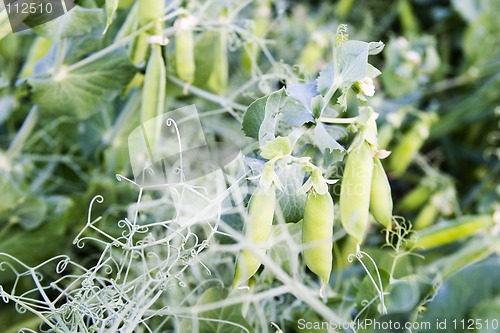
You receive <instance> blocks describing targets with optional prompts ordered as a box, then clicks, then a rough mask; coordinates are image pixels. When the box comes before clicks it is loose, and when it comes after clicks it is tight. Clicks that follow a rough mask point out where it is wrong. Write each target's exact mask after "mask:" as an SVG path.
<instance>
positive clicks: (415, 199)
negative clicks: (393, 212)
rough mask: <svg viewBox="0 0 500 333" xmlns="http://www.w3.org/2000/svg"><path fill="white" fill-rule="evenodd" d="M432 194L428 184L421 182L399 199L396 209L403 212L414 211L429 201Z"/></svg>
mask: <svg viewBox="0 0 500 333" xmlns="http://www.w3.org/2000/svg"><path fill="white" fill-rule="evenodd" d="M431 194H432V192H431V189H430V188H429V187H428V186H426V185H423V184H420V185H418V186H417V187H415V188H414V189H413V190H411V191H410V192H408V193H407V194H406V195H405V196H404V197H403V198H402V199H401V201H399V203H398V204H397V205H396V209H397V210H398V211H401V212H413V211H415V210H417V209H419V208H420V207H422V206H423V205H424V204H425V203H426V202H428V201H429V199H430V196H431Z"/></svg>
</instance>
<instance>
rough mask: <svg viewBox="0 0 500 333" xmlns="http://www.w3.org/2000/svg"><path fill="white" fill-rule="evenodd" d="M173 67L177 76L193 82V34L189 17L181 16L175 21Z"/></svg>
mask: <svg viewBox="0 0 500 333" xmlns="http://www.w3.org/2000/svg"><path fill="white" fill-rule="evenodd" d="M175 26H176V28H177V31H176V33H175V67H176V71H177V76H178V77H179V78H180V79H181V80H182V81H185V82H188V83H193V81H194V74H195V61H194V34H193V27H192V18H191V17H182V18H179V19H178V20H177V21H176V22H175Z"/></svg>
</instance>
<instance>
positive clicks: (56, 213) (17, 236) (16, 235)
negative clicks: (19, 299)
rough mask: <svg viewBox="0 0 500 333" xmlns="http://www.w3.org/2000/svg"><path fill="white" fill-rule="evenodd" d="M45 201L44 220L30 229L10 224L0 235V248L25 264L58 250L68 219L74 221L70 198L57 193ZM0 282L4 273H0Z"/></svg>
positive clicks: (44, 258)
mask: <svg viewBox="0 0 500 333" xmlns="http://www.w3.org/2000/svg"><path fill="white" fill-rule="evenodd" d="M47 204H48V212H47V216H49V219H48V220H47V222H46V223H43V224H42V225H41V226H40V227H38V228H36V229H33V230H23V229H22V228H21V227H20V226H12V227H11V229H10V230H9V232H8V233H5V234H3V235H2V236H1V237H0V252H5V253H8V254H10V255H12V256H14V257H16V258H17V259H19V260H20V261H22V262H24V263H25V264H26V265H29V266H35V265H38V264H40V262H42V261H44V260H47V259H48V258H50V257H52V256H54V255H56V254H57V253H58V252H59V251H60V246H61V245H62V244H63V243H66V242H67V240H68V239H67V237H65V232H66V230H67V227H68V226H69V223H74V222H75V217H74V214H75V206H74V204H73V201H72V200H71V199H68V198H67V197H61V196H54V197H50V198H48V199H47ZM5 278H7V277H5ZM2 283H4V277H3V276H1V275H0V284H2Z"/></svg>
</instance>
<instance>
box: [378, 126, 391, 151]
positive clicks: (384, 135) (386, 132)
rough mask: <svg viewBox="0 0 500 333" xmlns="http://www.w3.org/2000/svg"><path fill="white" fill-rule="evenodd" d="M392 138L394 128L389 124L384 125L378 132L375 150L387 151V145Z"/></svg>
mask: <svg viewBox="0 0 500 333" xmlns="http://www.w3.org/2000/svg"><path fill="white" fill-rule="evenodd" d="M393 136H394V127H392V125H391V124H389V123H385V124H384V125H382V127H381V128H380V129H379V131H378V136H377V148H378V149H379V150H382V149H387V147H389V143H391V141H392V137H393Z"/></svg>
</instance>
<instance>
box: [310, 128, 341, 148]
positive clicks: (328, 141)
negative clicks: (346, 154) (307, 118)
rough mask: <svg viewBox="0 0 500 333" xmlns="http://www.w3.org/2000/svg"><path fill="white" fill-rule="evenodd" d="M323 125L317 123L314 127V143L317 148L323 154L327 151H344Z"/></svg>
mask: <svg viewBox="0 0 500 333" xmlns="http://www.w3.org/2000/svg"><path fill="white" fill-rule="evenodd" d="M326 126H327V125H325V124H323V123H321V122H318V123H317V124H316V127H314V136H313V139H314V143H315V144H316V145H317V146H318V148H319V149H320V150H321V151H322V152H324V151H325V150H326V149H328V150H329V151H330V152H332V151H333V150H340V151H344V147H342V146H341V145H340V143H338V142H337V140H335V138H334V137H332V135H331V134H330V133H328V131H327V129H326Z"/></svg>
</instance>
